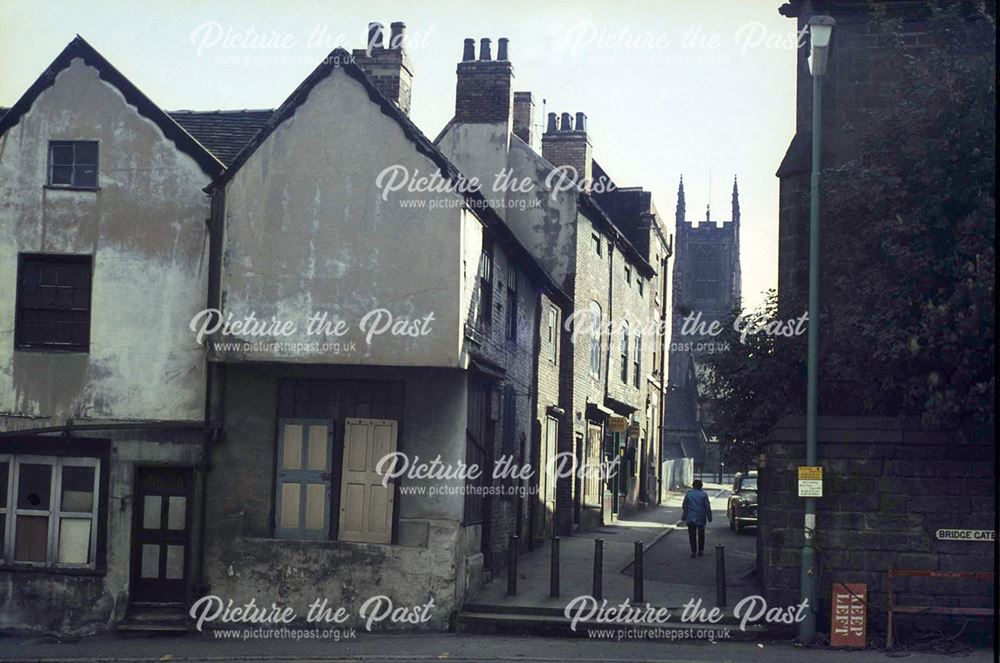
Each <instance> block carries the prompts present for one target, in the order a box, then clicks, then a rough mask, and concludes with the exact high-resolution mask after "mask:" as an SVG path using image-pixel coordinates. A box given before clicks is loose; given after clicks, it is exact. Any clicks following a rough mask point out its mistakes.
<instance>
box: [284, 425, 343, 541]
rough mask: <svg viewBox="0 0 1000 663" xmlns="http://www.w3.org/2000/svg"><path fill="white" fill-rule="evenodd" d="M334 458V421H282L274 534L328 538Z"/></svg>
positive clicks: (299, 537)
mask: <svg viewBox="0 0 1000 663" xmlns="http://www.w3.org/2000/svg"><path fill="white" fill-rule="evenodd" d="M332 458H333V422H332V421H329V420H322V419H320V420H316V419H282V420H280V422H279V432H278V462H277V481H276V487H275V491H276V493H275V516H274V517H275V523H274V532H275V536H277V537H278V538H281V539H325V538H327V537H328V535H329V531H330V511H331V497H330V493H331V483H332V482H331V476H332V472H331V470H332V467H331V463H332Z"/></svg>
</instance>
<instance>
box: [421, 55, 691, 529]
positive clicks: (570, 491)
mask: <svg viewBox="0 0 1000 663" xmlns="http://www.w3.org/2000/svg"><path fill="white" fill-rule="evenodd" d="M508 46H509V44H508V40H507V39H500V40H499V41H498V49H497V57H496V59H493V57H492V48H491V40H490V39H486V38H484V39H481V40H480V43H479V54H478V59H477V57H476V44H475V41H474V40H473V39H466V40H465V48H464V52H463V57H462V61H461V62H459V63H458V66H457V77H458V82H457V88H456V99H455V115H454V117H453V118H452V120H451V121H450V122H449V123H448V125H447V126H446V127H445V128H444V129H443V130H442V131H441V133H440V135H439V136H438V138H437V139H436V141H435V142H436V144H437V145H438V146H439V147H440V148H441V150H442V151H443V152H444V153H445V154H447V155H448V156H449V158H451V159H452V160H453V161H454V162H455V163H456V164H457V165H458V166H459V168H461V169H462V171H463V172H464V173H466V174H467V175H468V176H469V177H475V178H476V179H477V180H478V181H479V182H480V183H482V185H483V186H484V187H485V188H487V189H488V190H487V191H486V193H485V195H486V198H487V199H488V200H489V202H490V205H491V207H492V208H493V209H494V210H495V211H496V213H497V214H498V215H500V216H501V217H502V218H503V219H504V221H505V222H506V223H507V224H508V225H509V226H510V227H511V228H512V230H513V231H514V233H515V235H517V237H518V238H519V239H520V240H521V241H522V242H523V243H524V245H525V246H526V247H527V248H528V250H529V251H530V252H531V254H532V255H533V256H534V257H535V259H536V260H537V261H538V262H539V264H540V265H541V266H542V267H543V268H544V269H545V270H546V272H547V273H549V274H550V275H551V276H552V277H553V278H554V279H555V280H556V282H557V283H559V284H560V285H561V287H562V288H563V289H565V291H566V292H567V293H569V295H570V296H571V297H572V299H573V302H572V306H571V309H570V312H569V313H568V315H567V321H568V324H567V325H564V327H563V330H562V340H561V354H560V356H561V361H562V373H561V376H560V383H561V395H560V404H561V409H562V410H563V412H564V415H563V416H562V417H560V418H559V419H558V420H557V421H556V422H555V423H554V424H553V428H555V429H557V430H558V433H557V435H558V449H559V450H560V451H561V452H563V453H569V454H573V455H574V456H575V457H576V458H578V459H579V460H580V463H581V465H582V466H584V468H585V469H584V470H583V471H582V472H580V473H579V475H583V476H579V475H578V476H576V477H567V478H565V479H563V480H561V481H560V482H559V485H558V486H557V492H558V496H557V500H556V501H557V504H556V516H557V517H556V521H557V522H556V529H557V531H559V532H561V533H564V534H565V533H569V532H571V531H573V529H574V528H575V527H581V526H582V527H590V526H593V525H597V524H600V523H602V522H610V520H611V519H613V518H614V517H615V516H616V514H618V513H619V512H620V511H622V510H626V509H634V508H637V507H640V506H642V505H644V504H650V503H652V502H654V501H655V500H656V497H657V495H658V489H657V481H658V476H659V473H658V465H659V446H660V422H661V421H662V404H663V397H662V394H663V375H664V369H665V359H664V354H663V343H664V335H663V334H662V333H660V331H661V330H662V329H663V326H662V322H663V320H665V319H666V316H667V308H666V302H667V297H666V288H667V279H666V278H665V276H664V275H665V273H666V269H667V264H668V258H669V256H670V253H671V241H670V239H669V237H668V235H667V234H666V232H665V231H664V229H663V227H662V225H661V223H660V222H659V219H658V217H657V214H656V208H655V206H654V205H653V203H652V199H651V196H650V195H649V193H648V192H645V191H643V190H642V189H641V188H627V189H626V188H619V187H618V185H616V184H615V182H614V181H613V180H612V179H611V178H610V177H609V176H608V175H607V173H606V172H605V171H604V170H603V169H602V168H601V166H600V165H598V164H597V163H596V161H595V160H594V158H593V147H592V145H591V141H590V138H589V137H588V134H587V127H586V116H585V114H584V113H576V114H575V116H572V115H571V114H570V113H562V114H561V117H557V115H556V113H549V115H548V118H547V120H546V125H545V131H544V133H543V134H542V135H541V139H540V143H541V149H540V151H539V150H538V142H539V141H537V140H536V138H537V136H536V134H537V131H536V129H535V124H534V115H535V113H534V97H533V95H532V93H530V92H524V91H521V92H516V91H515V90H514V73H513V66H512V64H511V61H510V60H509V59H508ZM525 182H527V183H528V185H527V186H525V185H524V184H523V183H525ZM616 464H617V465H618V466H619V469H618V470H617V471H613V472H611V473H610V474H612V475H613V476H611V477H610V478H608V479H605V478H604V475H605V474H606V473H602V472H601V469H600V468H606V467H612V466H614V465H616ZM542 533H544V534H547V533H549V530H545V531H543V532H542Z"/></svg>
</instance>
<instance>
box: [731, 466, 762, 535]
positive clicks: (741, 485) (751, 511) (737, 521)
mask: <svg viewBox="0 0 1000 663" xmlns="http://www.w3.org/2000/svg"><path fill="white" fill-rule="evenodd" d="M726 515H727V516H728V517H729V528H730V529H734V530H736V531H737V532H742V531H743V528H744V527H747V526H748V525H749V526H750V527H756V526H757V470H750V471H749V472H745V473H744V472H738V473H737V474H736V476H735V477H734V478H733V494H732V495H730V497H729V504H728V505H727V507H726Z"/></svg>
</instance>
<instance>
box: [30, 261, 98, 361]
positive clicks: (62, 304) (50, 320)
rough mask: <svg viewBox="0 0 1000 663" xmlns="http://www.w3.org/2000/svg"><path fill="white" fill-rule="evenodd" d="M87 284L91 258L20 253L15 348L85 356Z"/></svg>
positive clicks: (86, 339)
mask: <svg viewBox="0 0 1000 663" xmlns="http://www.w3.org/2000/svg"><path fill="white" fill-rule="evenodd" d="M90 284H91V257H90V256H81V255H56V254H48V255H43V254H21V256H20V266H19V268H18V280H17V313H16V315H17V320H16V325H15V327H16V328H15V333H14V336H15V344H16V346H17V347H18V348H30V349H40V350H67V351H73V352H87V351H88V350H89V349H90Z"/></svg>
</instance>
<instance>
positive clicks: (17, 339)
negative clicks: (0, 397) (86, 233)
mask: <svg viewBox="0 0 1000 663" xmlns="http://www.w3.org/2000/svg"><path fill="white" fill-rule="evenodd" d="M29 263H34V264H36V265H52V264H72V265H86V266H87V308H86V311H87V323H86V325H87V341H86V343H68V344H56V343H49V342H32V341H26V340H25V339H24V334H25V332H24V325H25V324H26V321H25V319H24V317H25V315H24V314H25V310H26V309H33V310H53V311H76V310H82V307H73V306H70V307H68V308H51V309H44V308H39V307H37V306H28V305H27V303H26V302H25V301H24V298H25V296H26V295H25V292H24V290H25V289H26V288H27V287H28V285H27V283H26V281H25V280H26V278H27V274H26V271H27V265H28V264H29ZM32 287H39V288H40V287H43V286H41V285H40V284H39V285H38V286H32ZM55 287H59V286H55ZM14 297H15V299H14V349H15V350H25V351H31V352H75V353H84V354H86V353H89V352H90V343H91V340H92V339H91V329H92V317H93V310H94V256H93V254H89V253H36V252H26V253H19V254H18V255H17V282H16V284H15V295H14ZM50 324H72V323H50Z"/></svg>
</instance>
